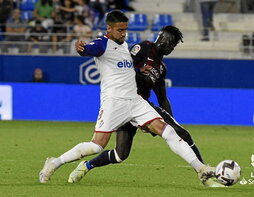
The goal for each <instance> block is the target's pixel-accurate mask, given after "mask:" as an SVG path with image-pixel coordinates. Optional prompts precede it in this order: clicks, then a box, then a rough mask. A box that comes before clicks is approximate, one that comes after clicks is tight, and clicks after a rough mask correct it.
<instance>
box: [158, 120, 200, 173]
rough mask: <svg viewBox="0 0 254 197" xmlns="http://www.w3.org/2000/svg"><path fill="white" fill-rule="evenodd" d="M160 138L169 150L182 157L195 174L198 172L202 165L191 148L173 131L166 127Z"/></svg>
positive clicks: (168, 126)
mask: <svg viewBox="0 0 254 197" xmlns="http://www.w3.org/2000/svg"><path fill="white" fill-rule="evenodd" d="M162 138H163V139H164V140H166V142H167V144H168V146H169V147H170V148H171V150H172V151H173V152H174V153H176V154H177V155H179V156H180V157H182V158H183V159H184V160H185V161H186V162H188V163H189V164H190V165H191V166H192V167H193V168H194V169H195V170H196V171H197V172H198V171H200V169H201V168H202V167H204V164H202V163H201V162H200V161H199V160H198V158H197V156H196V155H195V153H194V152H193V150H192V149H191V147H190V146H189V145H188V144H187V143H186V142H185V141H184V140H183V139H182V138H180V137H179V135H177V133H176V132H175V130H174V129H173V128H172V127H171V126H170V125H167V126H166V127H165V129H164V131H163V133H162Z"/></svg>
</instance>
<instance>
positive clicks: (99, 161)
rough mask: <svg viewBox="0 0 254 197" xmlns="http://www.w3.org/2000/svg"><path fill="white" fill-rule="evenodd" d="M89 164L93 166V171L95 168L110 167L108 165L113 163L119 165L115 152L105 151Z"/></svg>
mask: <svg viewBox="0 0 254 197" xmlns="http://www.w3.org/2000/svg"><path fill="white" fill-rule="evenodd" d="M88 163H89V164H90V166H91V168H90V169H92V168H94V167H101V166H105V165H108V164H111V163H118V162H117V161H116V159H115V153H114V150H105V151H103V152H102V153H101V154H100V155H98V156H97V157H95V158H93V159H92V160H90V161H88ZM90 169H89V170H90Z"/></svg>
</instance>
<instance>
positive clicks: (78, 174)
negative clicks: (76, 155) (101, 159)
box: [68, 161, 89, 183]
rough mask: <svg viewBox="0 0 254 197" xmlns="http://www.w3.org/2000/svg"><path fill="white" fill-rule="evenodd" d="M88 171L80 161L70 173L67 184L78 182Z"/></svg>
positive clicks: (84, 162) (83, 162)
mask: <svg viewBox="0 0 254 197" xmlns="http://www.w3.org/2000/svg"><path fill="white" fill-rule="evenodd" d="M88 171H89V170H88V169H87V167H86V161H81V162H80V163H79V164H78V166H77V167H76V168H75V169H74V170H73V171H72V172H71V174H70V176H69V179H68V183H77V182H79V181H80V180H81V179H82V178H83V177H84V176H85V175H86V173H87V172H88Z"/></svg>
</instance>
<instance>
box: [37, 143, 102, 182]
mask: <svg viewBox="0 0 254 197" xmlns="http://www.w3.org/2000/svg"><path fill="white" fill-rule="evenodd" d="M102 150H103V148H102V147H101V146H99V145H98V144H95V143H93V142H83V143H80V144H78V145H76V146H75V147H73V148H72V149H70V150H69V151H67V152H66V153H64V154H62V155H61V156H60V157H58V158H54V157H49V158H47V159H46V161H45V164H44V166H43V169H42V170H41V171H40V173H39V181H40V183H47V182H48V181H49V180H50V177H51V176H52V175H53V174H54V172H55V171H56V170H57V169H58V168H59V167H60V166H62V165H63V164H65V163H69V162H72V161H76V160H79V159H81V158H83V157H85V156H88V155H93V154H96V153H99V152H101V151H102Z"/></svg>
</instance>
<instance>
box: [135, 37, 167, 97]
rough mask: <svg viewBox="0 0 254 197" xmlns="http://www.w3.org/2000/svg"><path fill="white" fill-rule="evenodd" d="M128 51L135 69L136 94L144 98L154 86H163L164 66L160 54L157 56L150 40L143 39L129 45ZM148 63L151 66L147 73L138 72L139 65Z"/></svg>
mask: <svg viewBox="0 0 254 197" xmlns="http://www.w3.org/2000/svg"><path fill="white" fill-rule="evenodd" d="M130 53H131V56H132V59H133V64H134V67H135V69H136V71H137V72H136V81H137V87H138V94H140V95H141V96H142V97H143V98H144V99H148V98H149V97H150V91H151V90H152V89H153V88H154V87H155V86H165V81H164V79H165V76H166V66H165V64H164V63H163V62H162V56H159V55H158V53H157V51H156V47H155V44H154V43H152V42H150V41H144V42H141V43H139V44H136V45H134V46H132V47H131V49H130ZM146 65H149V66H151V67H152V69H151V70H150V72H149V74H147V75H145V74H143V73H140V72H138V69H139V68H140V67H143V66H146Z"/></svg>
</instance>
